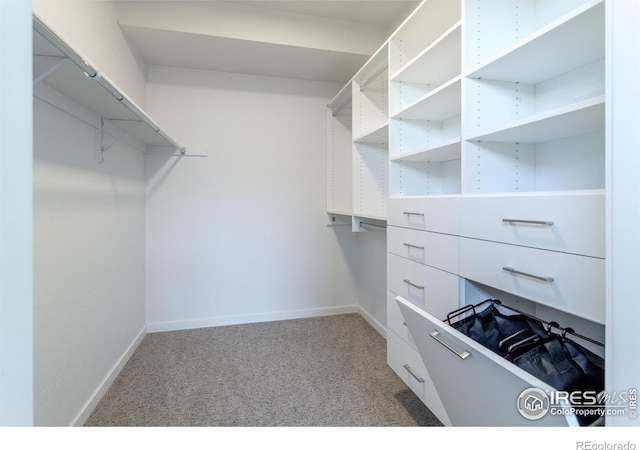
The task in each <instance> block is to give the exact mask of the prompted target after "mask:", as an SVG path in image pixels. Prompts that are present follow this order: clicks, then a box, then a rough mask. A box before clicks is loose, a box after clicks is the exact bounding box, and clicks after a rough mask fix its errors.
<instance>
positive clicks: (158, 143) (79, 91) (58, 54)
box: [33, 15, 190, 162]
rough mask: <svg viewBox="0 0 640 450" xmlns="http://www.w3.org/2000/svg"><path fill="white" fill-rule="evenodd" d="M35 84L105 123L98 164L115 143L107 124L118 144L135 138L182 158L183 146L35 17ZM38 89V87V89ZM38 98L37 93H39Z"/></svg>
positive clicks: (101, 129) (102, 129) (184, 153)
mask: <svg viewBox="0 0 640 450" xmlns="http://www.w3.org/2000/svg"><path fill="white" fill-rule="evenodd" d="M33 74H34V84H35V85H37V84H39V83H46V84H47V85H48V86H50V87H51V88H53V89H55V90H56V91H58V92H60V93H61V94H63V95H64V96H66V97H67V98H69V99H70V100H72V101H74V102H76V103H78V104H80V105H82V106H84V107H85V108H87V109H88V110H90V111H91V112H93V113H95V114H96V115H97V116H99V117H100V118H101V119H103V120H102V124H101V126H100V137H101V139H100V143H99V148H98V149H97V153H96V155H97V158H98V162H102V153H103V151H104V150H106V149H108V148H109V147H110V146H111V144H112V143H113V142H112V141H113V140H110V142H105V141H104V126H103V124H104V123H105V122H109V124H110V125H112V127H111V128H117V129H119V130H120V131H121V133H122V134H121V136H119V137H118V138H116V141H117V140H121V139H125V138H127V137H129V136H131V137H134V138H135V139H137V140H138V141H139V142H141V143H143V144H146V145H147V146H155V147H170V148H173V149H175V150H176V151H177V152H178V153H177V155H178V156H190V155H187V154H186V150H185V148H184V147H183V146H181V145H180V144H178V143H177V142H176V141H175V140H173V138H171V137H170V136H169V135H167V134H166V133H165V132H164V131H163V130H162V129H161V128H160V126H159V125H157V124H156V122H155V121H154V120H153V119H151V117H149V115H148V114H147V113H146V112H144V111H143V110H142V109H141V108H140V107H139V106H138V105H137V104H136V103H135V102H134V101H133V100H131V99H130V98H129V97H128V96H127V95H126V94H125V93H124V92H123V91H122V90H120V89H119V88H118V87H117V86H116V85H115V83H113V82H112V81H111V80H110V79H109V78H108V77H107V76H106V75H105V74H104V73H103V72H102V71H101V70H100V69H98V68H97V67H96V66H95V65H93V64H92V63H91V62H90V61H89V60H87V59H86V58H85V57H83V56H82V55H80V54H79V53H78V52H77V51H76V50H74V49H73V48H72V47H71V46H70V45H69V44H67V43H66V42H65V41H64V40H63V39H61V38H60V37H59V36H58V35H57V34H56V33H55V32H54V31H53V30H52V29H51V28H50V27H49V26H48V25H47V24H45V23H44V22H43V21H42V20H41V19H40V18H38V17H37V16H35V15H34V16H33ZM36 87H37V86H36ZM35 92H36V94H37V89H36V90H35Z"/></svg>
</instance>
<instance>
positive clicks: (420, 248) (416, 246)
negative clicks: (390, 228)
mask: <svg viewBox="0 0 640 450" xmlns="http://www.w3.org/2000/svg"><path fill="white" fill-rule="evenodd" d="M402 245H406V246H407V247H411V248H417V249H418V250H424V247H422V246H420V245H413V244H409V243H408V242H405V243H403V244H402Z"/></svg>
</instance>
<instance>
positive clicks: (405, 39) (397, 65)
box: [389, 0, 462, 79]
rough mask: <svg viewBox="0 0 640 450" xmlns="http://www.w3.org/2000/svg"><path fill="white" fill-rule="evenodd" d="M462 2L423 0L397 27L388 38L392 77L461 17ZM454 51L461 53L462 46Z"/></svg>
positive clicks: (453, 0)
mask: <svg viewBox="0 0 640 450" xmlns="http://www.w3.org/2000/svg"><path fill="white" fill-rule="evenodd" d="M461 3H462V2H461V1H460V0H437V1H426V2H423V3H422V4H421V5H420V6H419V7H418V8H416V10H415V11H414V12H413V13H412V14H411V15H410V16H409V17H408V18H407V19H406V20H405V21H404V22H403V23H402V24H401V25H400V27H398V29H397V30H396V32H395V33H394V34H392V35H391V37H390V38H389V42H390V49H389V51H390V58H389V60H390V66H389V67H390V73H391V78H392V79H393V78H395V77H396V75H398V74H399V73H400V71H402V70H403V69H404V68H405V67H408V66H409V65H410V64H411V63H412V62H414V60H417V59H418V58H416V57H417V56H418V55H420V54H422V53H424V52H426V50H425V49H427V48H428V47H429V46H430V45H431V44H432V43H434V42H436V41H437V40H438V39H440V38H441V36H442V35H444V34H446V33H447V30H449V29H450V28H451V27H452V26H454V24H456V23H457V22H459V21H460V18H461ZM455 53H456V54H458V55H460V49H458V50H456V52H455Z"/></svg>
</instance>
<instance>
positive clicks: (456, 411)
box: [390, 297, 578, 426]
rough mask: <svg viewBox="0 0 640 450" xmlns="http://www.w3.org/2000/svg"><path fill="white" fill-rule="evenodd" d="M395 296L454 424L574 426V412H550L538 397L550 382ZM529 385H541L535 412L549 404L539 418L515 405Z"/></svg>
mask: <svg viewBox="0 0 640 450" xmlns="http://www.w3.org/2000/svg"><path fill="white" fill-rule="evenodd" d="M396 301H397V302H398V305H399V307H400V310H401V311H402V314H403V316H404V318H405V320H406V322H407V324H408V326H409V329H410V330H411V333H412V334H413V336H414V338H415V341H416V345H417V347H418V352H419V354H420V356H421V357H422V361H423V362H424V365H425V366H426V367H428V368H429V369H428V370H429V375H430V378H431V381H432V383H433V385H434V387H435V389H436V391H437V392H438V394H439V397H440V400H441V401H442V404H443V406H444V409H445V411H446V413H447V416H448V417H449V419H450V420H451V423H452V424H453V425H454V426H567V425H576V426H577V425H578V421H577V419H576V417H575V416H574V415H566V416H565V415H560V414H554V413H553V412H552V408H550V406H551V405H550V404H548V403H547V404H544V400H541V399H540V397H539V395H540V392H550V391H552V390H553V389H552V388H551V386H549V385H547V384H546V383H543V382H542V381H540V380H538V379H537V378H536V377H534V376H532V375H531V374H529V373H527V372H525V371H524V370H522V369H520V368H519V367H517V366H515V365H514V364H512V363H510V362H509V361H507V360H505V359H504V358H502V357H500V356H499V355H497V354H495V353H493V352H492V351H491V350H488V349H486V348H484V347H483V346H482V345H480V344H478V343H477V342H475V341H473V340H472V339H470V338H468V337H467V336H465V335H463V334H462V333H459V332H458V331H456V330H454V329H453V328H451V327H450V326H448V325H447V324H446V323H444V322H442V321H440V320H439V319H437V318H435V317H434V316H432V315H431V314H429V313H427V312H425V311H422V310H421V309H420V308H417V307H416V306H415V305H413V304H412V303H411V302H408V301H407V300H405V299H403V298H402V297H397V298H396ZM390 334H393V333H390ZM529 388H537V389H539V390H540V391H538V390H537V391H535V392H534V393H533V396H532V397H531V398H532V400H534V401H536V402H541V405H540V409H539V412H540V413H544V412H545V407H546V408H547V412H546V413H544V415H542V416H541V417H540V418H537V419H532V418H531V417H534V416H533V414H532V412H534V413H535V412H537V410H535V409H533V410H532V411H527V410H523V409H522V408H520V409H519V407H518V405H519V401H520V402H521V403H520V404H521V405H522V402H524V401H527V398H524V397H523V398H522V400H520V398H521V394H523V392H524V391H525V390H526V389H529ZM563 406H565V405H563ZM521 410H523V412H521ZM525 416H527V417H525Z"/></svg>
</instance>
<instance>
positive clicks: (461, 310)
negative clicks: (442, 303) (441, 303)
mask: <svg viewBox="0 0 640 450" xmlns="http://www.w3.org/2000/svg"><path fill="white" fill-rule="evenodd" d="M485 303H490V305H489V306H488V307H489V308H490V307H492V306H494V305H498V306H500V307H502V308H505V309H508V310H510V311H513V312H514V313H516V314H521V315H523V316H525V317H527V318H529V319H531V320H535V321H537V322H541V323H543V324H545V325H547V327H548V329H547V331H548V332H551V328H556V329H558V330H560V331H561V333H562V335H563V336H564V335H565V334H570V335H572V336H575V337H577V338H580V339H582V340H584V341H587V342H590V343H592V344H595V345H598V346H600V347H604V344H603V343H602V342H599V341H596V340H595V339H591V338H590V337H588V336H584V335H582V334H579V333H576V331H575V330H574V329H573V328H570V327H567V328H563V327H561V326H560V325H559V324H558V322H548V321H546V320H543V319H540V318H539V317H536V316H533V315H531V314H528V313H526V312H523V311H520V310H519V309H516V308H514V307H513V306H509V305H505V304H503V303H502V302H501V301H500V300H497V299H491V298H490V299H487V300H484V301H482V302H480V303H478V304H476V305H467V306H463V307H462V308H459V309H456V310H455V311H452V312H451V313H449V314H447V318H446V321H447V323H448V324H449V325H451V319H452V318H454V317H456V316H459V315H460V314H464V313H465V312H468V311H471V310H473V313H474V314H476V307H478V306H481V305H484V304H485Z"/></svg>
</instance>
